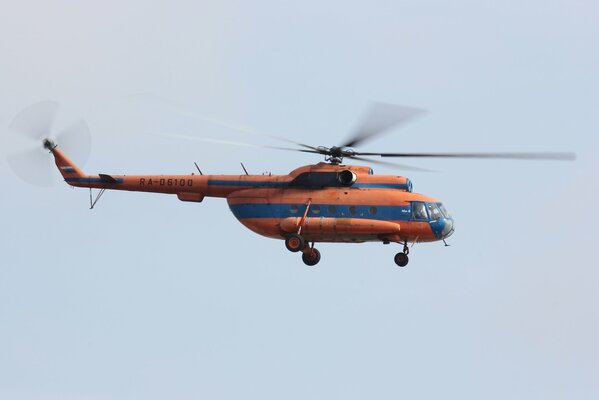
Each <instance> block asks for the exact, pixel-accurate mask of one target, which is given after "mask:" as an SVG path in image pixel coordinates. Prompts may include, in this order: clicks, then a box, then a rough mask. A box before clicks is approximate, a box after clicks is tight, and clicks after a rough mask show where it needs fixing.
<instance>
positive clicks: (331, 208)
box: [329, 206, 337, 215]
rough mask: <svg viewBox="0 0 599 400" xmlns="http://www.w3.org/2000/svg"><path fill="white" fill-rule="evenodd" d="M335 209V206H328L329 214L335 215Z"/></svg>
mask: <svg viewBox="0 0 599 400" xmlns="http://www.w3.org/2000/svg"><path fill="white" fill-rule="evenodd" d="M335 211H337V207H335V206H329V214H333V215H335Z"/></svg>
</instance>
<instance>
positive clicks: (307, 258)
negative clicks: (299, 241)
mask: <svg viewBox="0 0 599 400" xmlns="http://www.w3.org/2000/svg"><path fill="white" fill-rule="evenodd" d="M302 261H303V262H304V264H306V265H309V266H310V267H311V266H314V265H316V264H318V262H319V261H320V251H318V250H317V249H312V250H311V251H310V252H306V253H303V254H302Z"/></svg>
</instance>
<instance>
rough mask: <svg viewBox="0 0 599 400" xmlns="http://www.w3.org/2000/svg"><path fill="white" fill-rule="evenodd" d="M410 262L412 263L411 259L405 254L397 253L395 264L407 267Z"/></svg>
mask: <svg viewBox="0 0 599 400" xmlns="http://www.w3.org/2000/svg"><path fill="white" fill-rule="evenodd" d="M408 261H410V259H409V258H408V255H407V254H405V253H397V254H396V255H395V264H397V265H399V266H400V267H405V266H406V265H408Z"/></svg>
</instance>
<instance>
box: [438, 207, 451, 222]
mask: <svg viewBox="0 0 599 400" xmlns="http://www.w3.org/2000/svg"><path fill="white" fill-rule="evenodd" d="M437 205H438V206H439V208H440V209H441V213H443V216H444V217H445V218H451V215H449V211H447V209H446V208H445V206H443V203H437Z"/></svg>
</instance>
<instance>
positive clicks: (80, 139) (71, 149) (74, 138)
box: [56, 120, 92, 165]
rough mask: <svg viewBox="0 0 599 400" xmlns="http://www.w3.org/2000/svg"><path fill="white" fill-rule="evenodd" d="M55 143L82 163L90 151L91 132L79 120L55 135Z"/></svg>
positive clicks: (82, 121) (83, 122) (84, 123)
mask: <svg viewBox="0 0 599 400" xmlns="http://www.w3.org/2000/svg"><path fill="white" fill-rule="evenodd" d="M56 143H57V144H58V145H59V146H60V147H61V148H62V150H63V151H64V152H65V153H66V154H68V155H69V157H71V158H72V159H73V160H76V161H77V163H78V164H81V165H82V164H84V163H85V162H86V161H87V159H88V158H89V155H90V153H91V146H92V142H91V133H90V131H89V127H88V126H87V123H86V122H85V121H84V120H79V121H77V122H75V123H73V124H71V125H70V126H68V127H66V128H65V129H63V130H62V131H60V132H59V133H58V134H57V135H56Z"/></svg>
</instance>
